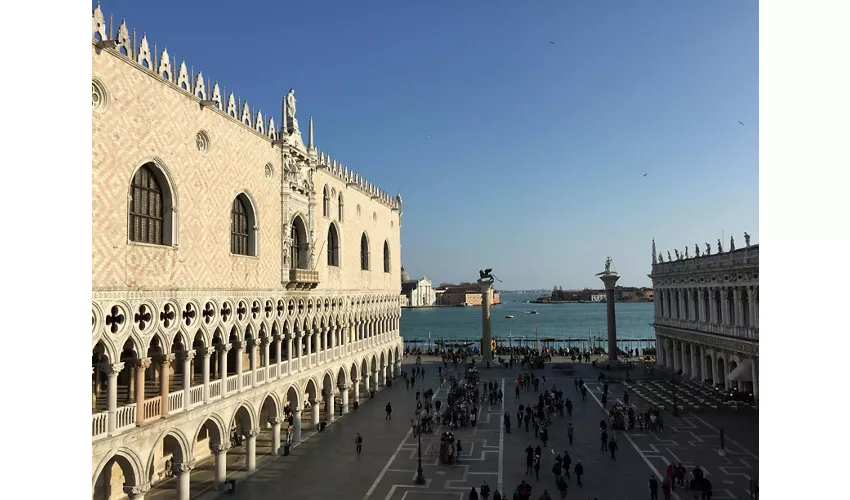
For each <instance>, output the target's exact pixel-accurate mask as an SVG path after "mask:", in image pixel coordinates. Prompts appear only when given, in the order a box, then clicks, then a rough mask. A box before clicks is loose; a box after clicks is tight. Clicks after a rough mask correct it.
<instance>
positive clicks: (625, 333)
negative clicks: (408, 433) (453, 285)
mask: <svg viewBox="0 0 850 500" xmlns="http://www.w3.org/2000/svg"><path fill="white" fill-rule="evenodd" d="M540 295H543V294H540V293H537V294H533V293H517V292H506V293H502V294H501V299H502V303H501V304H499V305H497V306H494V307H493V309H492V325H493V326H492V328H493V336H494V337H495V338H496V339H497V341H498V342H503V341H504V342H507V339H508V338H509V337H512V338H513V339H514V341H516V339H518V338H521V337H526V338H534V336H535V329H537V330H538V332H539V338H540V339H543V338H554V339H564V340H566V339H568V338H573V339H576V338H581V339H587V338H588V337H591V336H592V337H605V336H606V335H607V318H606V309H605V307H606V304H605V303H604V302H585V303H575V304H527V303H525V301H527V300H533V299H535V298H537V297H538V296H540ZM534 310H536V311H537V312H538V314H531V311H534ZM653 311H654V308H653V304H652V302H618V303H617V307H616V314H617V339H618V340H628V339H654V338H655V331H654V330H653V328H652V326H650V325H651V323H652V321H653ZM509 315H512V316H513V318H511V319H508V318H506V317H505V316H509ZM400 331H401V336H402V337H403V338H404V340H405V341H410V340H421V341H424V342H426V343H427V341H428V336H429V333H430V336H431V339H432V341H433V340H437V339H443V340H460V339H479V338H480V337H481V308H480V307H434V308H424V309H403V310H402V313H401V325H400Z"/></svg>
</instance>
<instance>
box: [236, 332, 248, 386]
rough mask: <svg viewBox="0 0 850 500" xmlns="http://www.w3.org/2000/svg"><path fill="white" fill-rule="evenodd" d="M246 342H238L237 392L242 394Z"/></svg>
mask: <svg viewBox="0 0 850 500" xmlns="http://www.w3.org/2000/svg"><path fill="white" fill-rule="evenodd" d="M246 344H247V343H246V342H245V341H244V340H243V341H242V342H236V344H234V347H236V392H242V363H243V360H242V357H243V356H244V355H245V346H246Z"/></svg>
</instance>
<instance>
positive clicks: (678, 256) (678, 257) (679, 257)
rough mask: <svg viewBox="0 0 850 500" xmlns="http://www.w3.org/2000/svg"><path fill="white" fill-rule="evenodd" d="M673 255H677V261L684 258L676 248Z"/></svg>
mask: <svg viewBox="0 0 850 500" xmlns="http://www.w3.org/2000/svg"><path fill="white" fill-rule="evenodd" d="M673 253H675V254H676V260H682V256H681V255H679V251H678V250H677V249H675V248H674V249H673Z"/></svg>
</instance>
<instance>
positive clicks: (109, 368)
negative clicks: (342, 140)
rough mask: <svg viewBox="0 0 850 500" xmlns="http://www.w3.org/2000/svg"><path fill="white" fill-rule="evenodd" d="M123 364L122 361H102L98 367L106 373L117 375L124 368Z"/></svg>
mask: <svg viewBox="0 0 850 500" xmlns="http://www.w3.org/2000/svg"><path fill="white" fill-rule="evenodd" d="M124 365H125V363H124V362H123V361H122V362H121V363H104V364H102V365H101V366H100V369H101V370H103V372H104V373H105V374H107V375H117V374H119V373H121V370H123V369H124Z"/></svg>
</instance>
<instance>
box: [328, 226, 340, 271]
mask: <svg viewBox="0 0 850 500" xmlns="http://www.w3.org/2000/svg"><path fill="white" fill-rule="evenodd" d="M328 265H329V266H335V267H339V235H338V234H337V232H336V225H335V224H331V227H330V228H328Z"/></svg>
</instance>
